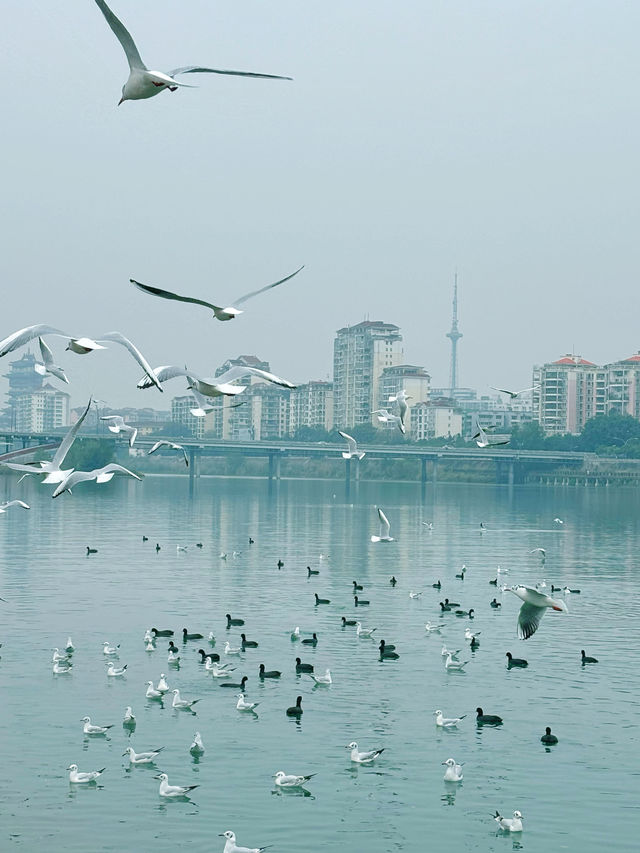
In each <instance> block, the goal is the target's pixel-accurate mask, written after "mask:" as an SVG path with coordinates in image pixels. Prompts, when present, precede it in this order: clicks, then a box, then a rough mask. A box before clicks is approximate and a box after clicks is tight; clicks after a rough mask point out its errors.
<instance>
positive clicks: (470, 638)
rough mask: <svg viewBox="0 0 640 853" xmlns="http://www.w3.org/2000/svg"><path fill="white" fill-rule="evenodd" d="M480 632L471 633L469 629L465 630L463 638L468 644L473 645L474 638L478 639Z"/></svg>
mask: <svg viewBox="0 0 640 853" xmlns="http://www.w3.org/2000/svg"><path fill="white" fill-rule="evenodd" d="M481 633H482V631H472V630H471V629H470V628H465V631H464V638H465V640H468V641H469V642H470V643H473V642H474V640H475V639H476V637H479V636H480V634H481Z"/></svg>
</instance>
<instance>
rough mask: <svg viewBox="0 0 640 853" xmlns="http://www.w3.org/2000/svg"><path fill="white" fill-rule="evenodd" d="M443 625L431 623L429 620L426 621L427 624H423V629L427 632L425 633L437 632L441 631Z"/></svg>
mask: <svg viewBox="0 0 640 853" xmlns="http://www.w3.org/2000/svg"><path fill="white" fill-rule="evenodd" d="M445 627H446V626H445V625H432V624H431V622H427V624H426V625H425V626H424V630H425V631H426V632H427V634H439V633H440V631H442V629H443V628H445Z"/></svg>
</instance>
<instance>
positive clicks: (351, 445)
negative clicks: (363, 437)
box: [338, 430, 364, 460]
mask: <svg viewBox="0 0 640 853" xmlns="http://www.w3.org/2000/svg"><path fill="white" fill-rule="evenodd" d="M338 435H341V436H342V437H343V438H344V440H345V441H346V442H347V449H346V450H344V451H343V452H342V458H343V459H353V457H354V456H355V457H356V459H358V460H360V459H364V450H358V445H357V443H356V440H355V438H353V437H352V436H350V435H349V434H348V433H346V432H342V431H341V430H338Z"/></svg>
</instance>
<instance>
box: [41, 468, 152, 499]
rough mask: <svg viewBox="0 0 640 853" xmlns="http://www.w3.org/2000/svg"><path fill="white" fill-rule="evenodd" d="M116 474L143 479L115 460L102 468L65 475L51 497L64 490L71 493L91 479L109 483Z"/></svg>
mask: <svg viewBox="0 0 640 853" xmlns="http://www.w3.org/2000/svg"><path fill="white" fill-rule="evenodd" d="M115 474H126V475H127V476H128V477H134V478H135V479H136V480H141V479H142V477H138V475H137V474H134V473H133V471H129V469H128V468H124V467H123V466H122V465H118V464H117V463H115V462H110V463H109V464H108V465H104V466H103V467H102V468H94V470H93V471H73V472H72V473H71V474H69V475H67V477H65V479H64V480H63V481H62V482H61V483H60V485H59V486H58V487H57V488H56V490H55V491H54V493H53V494H52V495H51V497H52V498H57V497H58V496H59V495H61V494H62V493H63V492H69V494H71V489H73V488H75V486H77V485H78V483H88V482H89V481H91V480H95V481H96V483H108V482H109V480H111V478H112V477H113V476H114V475H115Z"/></svg>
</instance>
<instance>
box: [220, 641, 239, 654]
mask: <svg viewBox="0 0 640 853" xmlns="http://www.w3.org/2000/svg"><path fill="white" fill-rule="evenodd" d="M243 651H244V650H243V648H242V647H241V646H238V647H232V645H231V643H230V642H229V640H227V641H226V642H225V644H224V653H225V655H240V654H242V652H243Z"/></svg>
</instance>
